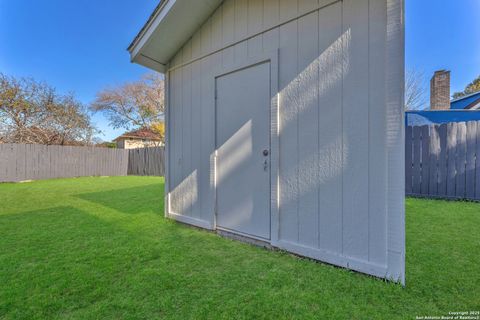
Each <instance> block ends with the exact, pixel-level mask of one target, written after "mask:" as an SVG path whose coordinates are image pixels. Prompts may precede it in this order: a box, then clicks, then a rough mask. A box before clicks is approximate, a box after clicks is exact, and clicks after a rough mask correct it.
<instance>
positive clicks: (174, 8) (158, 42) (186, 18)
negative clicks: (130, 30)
mask: <svg viewBox="0 0 480 320" xmlns="http://www.w3.org/2000/svg"><path fill="white" fill-rule="evenodd" d="M221 2H222V0H195V1H193V2H192V1H190V0H162V1H161V2H160V4H159V5H158V6H157V8H156V9H155V11H154V12H153V13H152V15H151V16H150V18H149V20H148V21H147V23H146V24H145V26H144V27H143V28H142V30H141V31H140V32H139V34H138V35H137V36H136V37H135V39H134V40H133V42H132V44H131V45H130V46H129V47H128V51H129V53H130V60H131V61H132V62H134V63H138V64H140V65H143V66H145V67H147V68H150V69H153V70H156V71H158V72H161V73H164V72H166V70H167V65H168V63H169V61H170V60H171V59H172V57H173V56H174V55H175V54H176V53H177V52H178V50H180V49H181V47H182V46H183V45H184V44H185V42H186V41H188V39H189V38H190V37H192V35H193V33H194V32H195V31H196V30H198V28H199V27H200V26H201V25H202V24H203V23H204V22H205V21H206V19H208V17H209V16H210V15H211V14H212V13H213V12H214V10H215V9H216V8H218V6H219V5H220V3H221Z"/></svg>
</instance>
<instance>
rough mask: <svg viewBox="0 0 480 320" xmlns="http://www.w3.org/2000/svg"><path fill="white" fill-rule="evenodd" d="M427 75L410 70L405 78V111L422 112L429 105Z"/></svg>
mask: <svg viewBox="0 0 480 320" xmlns="http://www.w3.org/2000/svg"><path fill="white" fill-rule="evenodd" d="M426 88H427V85H426V81H425V74H424V73H423V72H421V71H418V70H414V69H410V70H408V71H407V73H406V77H405V110H422V109H425V108H426V104H427V89H426Z"/></svg>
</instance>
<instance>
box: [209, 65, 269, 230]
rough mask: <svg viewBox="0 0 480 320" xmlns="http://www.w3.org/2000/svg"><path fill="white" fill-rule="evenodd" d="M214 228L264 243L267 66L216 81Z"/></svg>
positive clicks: (266, 188)
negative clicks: (215, 201) (215, 194)
mask: <svg viewBox="0 0 480 320" xmlns="http://www.w3.org/2000/svg"><path fill="white" fill-rule="evenodd" d="M216 90H217V93H216V94H217V99H216V149H217V157H216V181H217V227H219V228H221V229H226V230H228V231H232V232H236V233H240V234H243V235H246V236H249V235H250V236H254V237H258V238H263V239H270V63H269V62H266V63H263V64H258V65H255V66H251V67H249V68H246V69H242V70H238V71H235V72H232V73H229V74H226V75H223V76H221V77H218V78H216Z"/></svg>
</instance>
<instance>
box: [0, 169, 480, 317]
mask: <svg viewBox="0 0 480 320" xmlns="http://www.w3.org/2000/svg"><path fill="white" fill-rule="evenodd" d="M479 229H480V204H474V203H463V202H444V201H428V200H416V199H408V200H407V267H406V268H407V287H406V288H403V287H401V286H399V285H395V284H392V283H387V282H384V281H381V280H378V279H375V278H372V277H369V276H365V275H361V274H358V273H355V272H350V271H348V270H344V269H340V268H336V267H332V266H329V265H325V264H321V263H315V262H312V261H309V260H305V259H300V258H297V257H294V256H291V255H289V254H286V253H282V252H272V251H268V250H264V249H261V248H257V247H253V246H250V245H247V244H243V243H239V242H235V241H231V240H228V239H223V238H220V237H219V236H217V235H215V234H213V233H209V232H205V231H201V230H196V229H193V228H189V227H186V226H183V225H180V224H177V223H174V222H172V221H168V220H165V219H164V218H163V180H162V179H160V178H140V177H118V178H81V179H69V180H50V181H39V182H33V183H25V184H3V185H0V318H2V319H3V318H4V319H45V318H48V319H50V318H73V319H93V318H95V319H105V318H107V319H152V318H175V319H192V318H204V319H207V318H208V319H219V318H224V319H227V318H237V319H259V318H263V319H266V318H268V319H279V318H286V319H291V318H298V319H313V318H322V319H415V316H416V315H437V316H438V315H445V314H447V313H448V312H449V311H467V310H480V230H479Z"/></svg>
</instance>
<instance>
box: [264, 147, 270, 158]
mask: <svg viewBox="0 0 480 320" xmlns="http://www.w3.org/2000/svg"><path fill="white" fill-rule="evenodd" d="M269 153H270V152H269V151H268V149H265V150H263V155H264V156H265V157H268V154H269Z"/></svg>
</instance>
